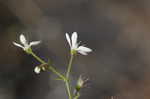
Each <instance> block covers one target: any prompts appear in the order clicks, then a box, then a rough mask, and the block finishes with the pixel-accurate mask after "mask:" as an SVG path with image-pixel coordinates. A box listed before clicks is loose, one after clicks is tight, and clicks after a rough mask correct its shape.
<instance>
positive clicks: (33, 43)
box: [29, 41, 41, 47]
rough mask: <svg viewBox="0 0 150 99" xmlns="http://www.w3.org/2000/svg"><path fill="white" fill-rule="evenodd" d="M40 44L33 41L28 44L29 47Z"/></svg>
mask: <svg viewBox="0 0 150 99" xmlns="http://www.w3.org/2000/svg"><path fill="white" fill-rule="evenodd" d="M40 43H41V41H33V42H30V45H29V46H30V47H31V46H34V45H38V44H40Z"/></svg>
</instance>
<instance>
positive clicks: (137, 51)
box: [0, 0, 150, 99]
mask: <svg viewBox="0 0 150 99" xmlns="http://www.w3.org/2000/svg"><path fill="white" fill-rule="evenodd" d="M149 5H150V1H149V0H0V45H1V47H0V99H67V98H66V97H67V96H66V93H65V90H64V86H63V83H61V82H58V81H55V80H54V79H55V78H56V76H55V75H53V74H52V73H48V72H44V73H41V74H40V75H36V74H35V73H34V72H33V69H34V67H35V66H36V65H38V64H39V63H38V62H37V61H36V60H35V59H33V58H32V57H31V56H30V55H27V54H25V53H24V52H23V51H22V50H21V49H20V48H17V47H15V46H14V45H13V44H12V41H16V42H19V38H18V37H19V35H20V34H21V33H23V34H24V35H26V37H27V38H28V39H29V40H41V41H42V43H41V44H40V45H39V46H36V47H34V48H33V49H34V52H35V53H36V54H37V55H39V56H40V57H42V58H43V59H44V60H45V61H47V60H48V58H50V59H51V61H53V64H54V66H55V67H56V68H57V69H58V70H59V71H61V72H64V70H65V69H66V64H67V62H68V59H69V53H68V52H69V46H68V44H67V42H66V40H65V33H66V32H68V33H70V34H71V33H72V32H74V31H76V32H78V34H79V40H80V41H82V43H84V44H86V45H87V46H88V47H90V48H92V49H93V52H92V53H90V54H89V55H88V56H81V55H79V56H77V57H76V59H75V61H74V65H73V71H72V77H73V78H74V80H75V79H77V78H78V76H79V75H80V74H82V75H85V76H86V77H88V78H89V79H90V81H89V84H88V86H87V87H86V88H85V89H83V90H82V92H81V93H82V95H81V98H80V99H110V97H111V96H115V97H114V99H149V98H150V94H149V93H150V78H149V75H150V6H149ZM74 82H75V81H74Z"/></svg>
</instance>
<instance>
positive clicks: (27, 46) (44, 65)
mask: <svg viewBox="0 0 150 99" xmlns="http://www.w3.org/2000/svg"><path fill="white" fill-rule="evenodd" d="M19 39H20V43H21V44H19V43H16V42H13V44H14V45H15V46H17V47H20V48H22V49H23V51H25V52H26V53H27V54H30V55H32V56H33V57H34V58H35V59H36V60H38V61H39V62H40V65H38V66H36V67H35V68H34V72H35V73H36V74H39V73H40V72H42V71H51V72H53V73H54V74H56V75H57V76H58V77H59V79H60V80H62V81H64V82H65V85H66V91H67V93H68V97H69V99H78V98H79V97H80V90H81V89H82V88H83V87H84V86H85V84H86V82H87V80H88V79H84V78H83V77H82V76H80V77H79V79H78V80H77V84H76V86H74V89H75V93H73V92H72V91H73V90H72V88H73V87H72V86H71V83H70V80H71V79H70V76H69V75H70V72H71V67H72V63H73V58H74V56H75V55H76V54H77V53H80V54H81V55H88V53H89V52H92V49H90V48H88V47H85V46H84V45H80V42H78V34H77V32H73V33H72V35H71V37H70V36H69V34H68V33H66V39H67V42H68V43H69V46H70V54H71V57H70V61H69V63H68V68H67V71H66V73H65V75H64V74H61V73H60V72H58V71H57V70H56V69H55V68H54V67H53V66H52V64H50V63H49V62H46V61H44V60H43V59H41V58H40V57H38V56H37V55H36V54H35V53H34V52H33V51H32V48H31V47H32V46H35V45H38V44H40V43H41V41H32V42H28V41H27V39H26V37H25V36H24V35H23V34H21V35H20V37H19Z"/></svg>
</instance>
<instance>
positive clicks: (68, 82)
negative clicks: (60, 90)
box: [65, 55, 74, 99]
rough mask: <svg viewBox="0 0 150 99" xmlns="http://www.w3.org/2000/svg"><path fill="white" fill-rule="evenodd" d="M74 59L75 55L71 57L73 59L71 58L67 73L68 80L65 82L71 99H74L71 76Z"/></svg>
mask: <svg viewBox="0 0 150 99" xmlns="http://www.w3.org/2000/svg"><path fill="white" fill-rule="evenodd" d="M73 58H74V57H73V55H71V58H70V61H69V64H68V69H67V73H66V78H67V80H66V81H65V84H66V88H67V93H68V96H69V99H72V95H71V87H70V80H69V76H70V72H71V67H72V62H73Z"/></svg>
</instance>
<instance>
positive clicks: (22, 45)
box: [13, 34, 41, 51]
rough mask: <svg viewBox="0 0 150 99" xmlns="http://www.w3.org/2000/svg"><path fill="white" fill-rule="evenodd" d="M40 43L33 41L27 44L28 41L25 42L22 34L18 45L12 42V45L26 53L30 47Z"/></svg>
mask: <svg viewBox="0 0 150 99" xmlns="http://www.w3.org/2000/svg"><path fill="white" fill-rule="evenodd" d="M40 42H41V41H33V42H30V43H28V41H27V40H26V38H25V36H24V35H23V34H21V35H20V43H21V44H18V43H16V42H13V44H14V45H15V46H17V47H20V48H22V49H23V50H24V51H27V50H28V49H29V48H31V46H34V45H38V44H39V43H40Z"/></svg>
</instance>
